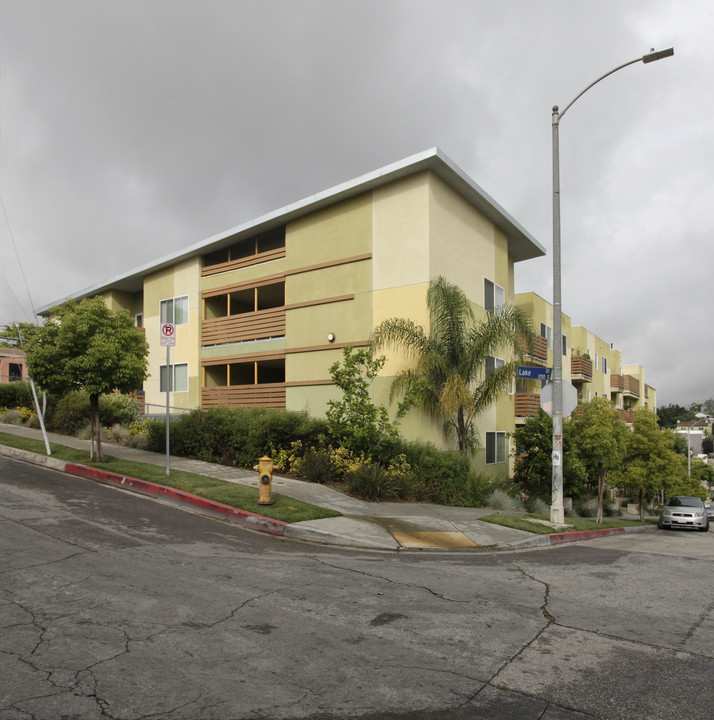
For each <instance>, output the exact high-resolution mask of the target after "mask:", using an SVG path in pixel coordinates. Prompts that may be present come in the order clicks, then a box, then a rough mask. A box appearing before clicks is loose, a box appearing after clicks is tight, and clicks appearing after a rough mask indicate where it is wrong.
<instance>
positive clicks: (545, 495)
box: [513, 410, 587, 503]
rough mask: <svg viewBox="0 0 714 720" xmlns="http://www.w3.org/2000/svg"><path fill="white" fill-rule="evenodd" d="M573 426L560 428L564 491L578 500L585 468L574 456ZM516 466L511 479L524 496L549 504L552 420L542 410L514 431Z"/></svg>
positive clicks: (550, 497) (585, 477) (551, 470)
mask: <svg viewBox="0 0 714 720" xmlns="http://www.w3.org/2000/svg"><path fill="white" fill-rule="evenodd" d="M572 429H573V426H572V424H571V423H570V422H569V421H566V422H565V423H564V424H563V456H564V458H563V459H564V465H563V490H564V492H565V494H566V495H569V496H575V497H578V496H580V494H581V493H582V489H583V486H584V485H585V482H586V480H587V474H586V471H585V466H584V465H583V463H582V461H581V460H580V458H579V457H578V456H577V454H576V453H575V452H574V445H573V431H572ZM514 439H515V444H516V465H515V469H514V472H513V479H514V481H515V482H516V483H518V485H519V486H520V487H521V489H522V491H523V493H524V494H525V495H527V496H528V497H529V498H530V497H537V498H540V499H541V500H544V501H546V502H548V503H550V501H551V499H552V485H553V463H552V455H553V420H552V418H551V417H550V416H549V415H548V414H547V413H545V412H544V411H543V410H539V411H538V412H537V413H536V415H535V416H534V417H532V418H529V419H528V420H526V422H525V424H523V425H521V426H520V427H517V428H516V431H515V433H514Z"/></svg>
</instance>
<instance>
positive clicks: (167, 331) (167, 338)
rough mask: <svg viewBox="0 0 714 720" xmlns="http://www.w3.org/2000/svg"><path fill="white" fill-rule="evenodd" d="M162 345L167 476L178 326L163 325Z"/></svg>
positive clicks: (168, 471) (169, 468) (167, 472)
mask: <svg viewBox="0 0 714 720" xmlns="http://www.w3.org/2000/svg"><path fill="white" fill-rule="evenodd" d="M161 345H162V346H163V347H165V348H166V474H167V475H170V474H171V459H170V458H171V455H170V452H169V441H170V436H171V433H170V430H169V426H170V413H169V398H170V396H171V384H172V377H171V348H172V347H174V346H175V345H176V326H175V325H174V324H173V323H161Z"/></svg>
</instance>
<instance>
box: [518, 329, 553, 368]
mask: <svg viewBox="0 0 714 720" xmlns="http://www.w3.org/2000/svg"><path fill="white" fill-rule="evenodd" d="M519 344H520V349H521V353H522V354H523V355H525V356H526V357H532V358H535V359H536V360H542V361H543V362H548V339H547V338H544V337H541V336H540V335H538V336H537V337H535V338H534V339H533V352H532V353H531V352H529V351H528V343H527V342H526V341H525V340H524V339H521V341H520V343H519Z"/></svg>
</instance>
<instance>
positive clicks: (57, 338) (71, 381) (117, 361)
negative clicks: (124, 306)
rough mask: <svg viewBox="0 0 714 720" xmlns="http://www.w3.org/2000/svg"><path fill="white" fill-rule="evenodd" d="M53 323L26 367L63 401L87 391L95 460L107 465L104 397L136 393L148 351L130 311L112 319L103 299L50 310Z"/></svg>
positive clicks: (32, 346) (31, 349)
mask: <svg viewBox="0 0 714 720" xmlns="http://www.w3.org/2000/svg"><path fill="white" fill-rule="evenodd" d="M51 315H52V320H50V321H48V322H46V323H45V324H44V325H43V326H42V327H41V328H39V329H38V331H37V334H36V335H35V337H34V338H33V340H32V342H31V343H29V344H28V345H27V347H26V350H25V354H26V358H27V367H28V370H29V373H30V375H31V376H32V378H33V379H34V380H35V381H36V382H37V383H38V384H39V385H40V386H41V387H43V388H44V389H45V390H47V391H49V392H51V393H55V394H57V395H64V394H66V393H68V392H70V391H72V390H80V389H84V390H85V391H86V392H87V394H88V395H89V402H90V407H91V418H92V449H91V456H92V457H95V447H94V446H95V440H96V459H97V461H98V462H103V461H104V453H103V451H102V443H101V425H100V423H99V396H100V395H103V394H104V393H108V392H111V391H113V390H119V391H121V392H131V391H132V390H136V389H137V388H138V387H139V386H140V385H141V383H142V382H143V380H145V379H146V376H147V359H146V356H147V354H148V351H149V347H148V344H147V342H146V339H145V338H144V336H143V335H142V334H141V332H139V330H138V329H137V328H136V327H134V322H133V320H132V319H131V317H130V316H129V313H127V312H126V311H121V312H118V313H117V314H112V312H111V310H110V309H109V308H108V307H107V305H106V303H105V302H104V301H103V300H102V299H101V298H93V299H89V298H87V299H84V300H82V301H81V302H80V303H78V304H77V303H74V302H72V301H68V302H66V303H65V304H64V305H60V306H58V307H56V308H54V309H53V310H51Z"/></svg>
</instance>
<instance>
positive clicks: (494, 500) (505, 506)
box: [487, 489, 523, 513]
mask: <svg viewBox="0 0 714 720" xmlns="http://www.w3.org/2000/svg"><path fill="white" fill-rule="evenodd" d="M487 504H488V507H490V508H493V509H494V510H501V511H503V512H509V513H512V512H520V511H522V510H523V505H522V503H521V501H520V500H518V499H516V498H513V497H511V496H510V495H509V494H508V493H507V492H506V491H505V490H501V489H497V490H494V491H493V492H492V493H491V495H489V498H488V501H487Z"/></svg>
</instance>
